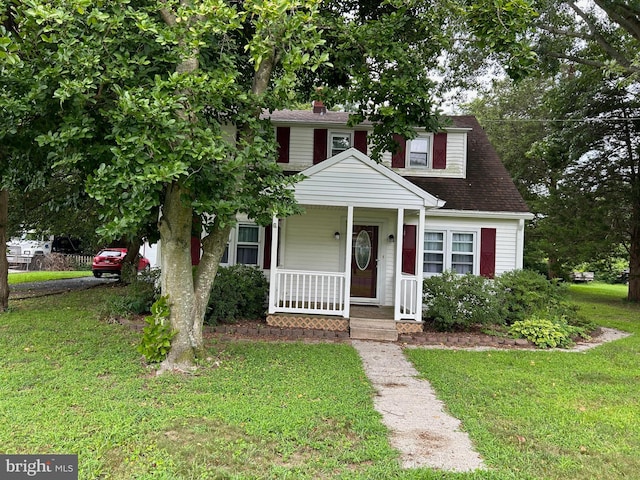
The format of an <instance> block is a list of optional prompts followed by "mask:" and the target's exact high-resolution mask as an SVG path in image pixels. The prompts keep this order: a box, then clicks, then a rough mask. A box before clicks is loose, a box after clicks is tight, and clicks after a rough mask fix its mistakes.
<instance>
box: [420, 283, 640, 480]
mask: <svg viewBox="0 0 640 480" xmlns="http://www.w3.org/2000/svg"><path fill="white" fill-rule="evenodd" d="M571 296H572V298H573V300H574V301H575V302H576V303H578V304H579V305H580V306H581V308H582V311H583V312H584V313H585V314H586V315H587V316H588V317H589V318H591V319H593V320H595V321H596V322H597V323H599V324H600V325H603V326H609V327H615V328H619V329H622V330H625V331H628V332H632V333H633V334H634V335H632V336H631V337H629V338H626V339H623V340H620V341H617V342H614V343H611V344H606V345H603V346H601V347H598V348H595V349H593V350H590V351H587V352H585V353H569V352H559V351H515V350H514V351H455V350H448V351H442V350H425V349H420V350H418V349H413V350H410V351H408V356H409V358H410V359H411V360H412V361H413V363H414V364H415V366H416V368H417V369H418V371H419V372H420V373H421V375H422V376H423V377H425V378H427V379H428V380H429V381H430V382H431V383H432V385H433V386H434V388H435V389H436V391H437V392H438V396H439V397H440V398H441V399H442V400H443V401H444V402H445V404H446V405H447V407H448V409H449V411H450V412H451V413H452V414H453V415H454V416H456V417H457V418H459V419H460V420H461V421H462V422H463V425H464V428H465V429H466V430H467V431H468V432H469V433H470V435H471V437H472V439H473V441H474V444H475V445H476V446H477V448H478V450H479V451H480V453H481V455H482V456H483V457H484V459H485V461H486V463H487V464H488V465H489V466H490V467H493V468H496V469H498V470H508V471H509V472H511V473H512V474H513V475H514V478H518V479H520V478H535V479H543V478H544V479H586V478H607V479H615V478H634V477H636V476H637V472H638V471H640V363H639V359H640V358H639V352H640V338H639V336H638V333H639V332H640V307H638V305H633V304H629V303H626V302H625V301H624V300H623V299H624V297H625V296H626V287H624V286H610V285H598V284H590V285H581V286H574V287H572V290H571Z"/></svg>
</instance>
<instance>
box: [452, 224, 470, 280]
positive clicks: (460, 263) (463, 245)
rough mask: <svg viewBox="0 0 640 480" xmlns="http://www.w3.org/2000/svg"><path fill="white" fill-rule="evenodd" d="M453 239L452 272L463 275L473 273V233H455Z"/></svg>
mask: <svg viewBox="0 0 640 480" xmlns="http://www.w3.org/2000/svg"><path fill="white" fill-rule="evenodd" d="M451 237H452V238H451V270H453V271H454V272H456V273H462V274H464V273H473V259H474V257H475V255H474V253H475V248H474V244H475V242H474V238H473V237H474V236H473V233H453V234H452V235H451Z"/></svg>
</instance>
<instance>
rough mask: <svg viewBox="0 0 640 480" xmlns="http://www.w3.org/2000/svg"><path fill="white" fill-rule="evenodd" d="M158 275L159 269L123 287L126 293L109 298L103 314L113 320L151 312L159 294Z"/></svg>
mask: <svg viewBox="0 0 640 480" xmlns="http://www.w3.org/2000/svg"><path fill="white" fill-rule="evenodd" d="M158 275H159V271H157V270H156V271H153V270H152V271H151V272H148V273H146V274H144V275H140V276H139V277H138V278H136V279H135V280H134V281H133V282H131V283H130V284H129V285H127V286H126V288H123V289H122V291H123V292H124V293H119V294H118V295H114V296H112V297H109V298H107V300H106V302H105V304H104V307H103V309H102V315H101V316H102V317H103V318H105V319H107V320H113V319H116V318H126V317H129V316H131V315H140V314H142V313H147V312H149V311H150V309H151V305H152V304H153V302H155V300H156V299H157V297H158V294H159V293H158V290H157V286H156V282H157V277H158Z"/></svg>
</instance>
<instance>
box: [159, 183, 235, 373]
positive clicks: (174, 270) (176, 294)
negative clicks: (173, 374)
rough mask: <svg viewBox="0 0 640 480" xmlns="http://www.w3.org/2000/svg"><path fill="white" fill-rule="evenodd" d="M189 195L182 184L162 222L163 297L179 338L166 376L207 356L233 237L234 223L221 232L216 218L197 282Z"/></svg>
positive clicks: (172, 190) (174, 189)
mask: <svg viewBox="0 0 640 480" xmlns="http://www.w3.org/2000/svg"><path fill="white" fill-rule="evenodd" d="M187 193H188V192H187V191H186V190H185V189H184V188H183V187H182V185H180V183H177V182H175V183H173V184H171V185H170V186H169V188H168V189H167V193H166V197H165V201H164V204H163V208H162V217H161V218H160V222H159V223H160V225H159V228H160V248H161V250H162V251H161V256H160V258H161V263H162V271H161V281H162V295H166V296H167V297H168V303H169V308H170V312H171V313H170V317H169V318H170V321H171V327H172V329H173V330H175V331H176V332H177V334H176V336H175V337H174V338H173V340H172V342H171V351H170V352H169V355H168V356H167V358H166V360H165V361H164V362H163V363H162V366H161V369H160V371H161V372H162V371H167V370H169V371H174V370H177V371H192V370H193V369H194V368H195V360H196V358H200V357H202V356H203V355H204V342H203V337H202V327H203V324H204V315H205V313H206V308H207V304H208V302H209V294H210V292H211V286H212V285H213V281H214V280H215V277H216V273H217V271H218V266H219V265H220V259H221V258H222V255H223V253H224V249H225V247H226V245H227V241H228V240H229V232H230V231H231V223H230V222H225V226H224V227H221V226H220V224H221V222H220V221H219V219H218V218H216V220H215V221H214V225H213V228H212V231H211V233H210V234H209V235H207V236H206V237H205V238H204V240H203V242H202V246H203V255H202V259H201V261H200V265H198V268H197V270H196V274H195V276H194V274H193V267H192V266H191V224H192V221H193V209H192V208H191V206H190V205H189V204H188V203H187V202H186V201H185V197H187ZM169 273H171V274H169Z"/></svg>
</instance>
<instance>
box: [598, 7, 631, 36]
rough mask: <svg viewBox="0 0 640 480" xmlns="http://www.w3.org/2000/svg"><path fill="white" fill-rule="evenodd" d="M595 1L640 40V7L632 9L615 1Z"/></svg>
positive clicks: (613, 19) (610, 16)
mask: <svg viewBox="0 0 640 480" xmlns="http://www.w3.org/2000/svg"><path fill="white" fill-rule="evenodd" d="M594 2H595V4H596V5H598V6H599V7H600V8H601V9H602V10H603V11H604V12H605V13H606V14H607V15H608V16H609V18H610V19H611V20H612V21H613V22H615V23H617V24H618V25H620V26H621V27H622V28H624V29H625V30H626V31H627V32H628V33H629V35H631V36H632V37H633V38H635V39H636V40H640V20H638V16H639V15H640V10H639V9H632V8H631V7H630V6H629V5H624V4H621V3H613V2H610V1H606V2H605V1H603V0H594Z"/></svg>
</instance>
